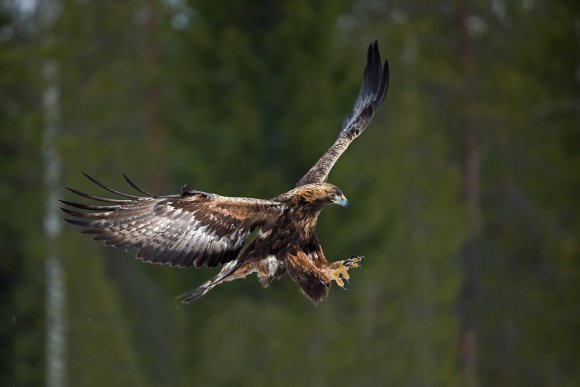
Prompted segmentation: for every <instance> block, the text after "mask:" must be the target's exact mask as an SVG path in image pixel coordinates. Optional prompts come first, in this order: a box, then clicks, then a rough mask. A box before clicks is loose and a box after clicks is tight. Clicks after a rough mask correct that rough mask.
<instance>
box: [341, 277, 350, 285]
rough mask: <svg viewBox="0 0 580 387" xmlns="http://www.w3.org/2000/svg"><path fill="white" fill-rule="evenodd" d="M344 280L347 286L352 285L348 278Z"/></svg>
mask: <svg viewBox="0 0 580 387" xmlns="http://www.w3.org/2000/svg"><path fill="white" fill-rule="evenodd" d="M342 280H343V281H344V283H345V284H347V285H350V280H349V279H348V278H343V279H342Z"/></svg>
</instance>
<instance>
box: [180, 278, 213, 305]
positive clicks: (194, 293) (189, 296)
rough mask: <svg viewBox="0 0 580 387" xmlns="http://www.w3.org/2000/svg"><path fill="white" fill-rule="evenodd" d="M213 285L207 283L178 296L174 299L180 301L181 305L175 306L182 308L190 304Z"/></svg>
mask: <svg viewBox="0 0 580 387" xmlns="http://www.w3.org/2000/svg"><path fill="white" fill-rule="evenodd" d="M215 285H217V284H212V283H211V281H208V282H206V283H204V284H203V285H201V286H200V287H198V288H196V289H193V290H191V291H189V292H187V293H183V294H180V295H179V296H177V297H176V299H182V300H181V303H180V304H179V305H178V306H177V307H178V308H183V307H184V306H185V305H188V304H191V303H192V302H193V301H195V300H197V299H198V298H201V297H203V296H204V295H205V294H206V293H207V292H209V291H210V290H211V289H212V288H213V287H214V286H215Z"/></svg>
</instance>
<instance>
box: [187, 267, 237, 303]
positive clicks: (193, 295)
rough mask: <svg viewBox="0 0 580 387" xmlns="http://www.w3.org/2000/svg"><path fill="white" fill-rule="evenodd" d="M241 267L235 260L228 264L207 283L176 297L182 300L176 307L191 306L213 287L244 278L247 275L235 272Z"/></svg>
mask: <svg viewBox="0 0 580 387" xmlns="http://www.w3.org/2000/svg"><path fill="white" fill-rule="evenodd" d="M241 266H242V265H241V264H240V262H239V261H238V260H237V259H235V260H233V261H231V262H229V263H228V264H226V265H225V266H224V267H223V268H222V270H221V271H220V272H219V274H218V275H216V276H215V277H213V278H212V279H210V280H209V281H206V282H204V283H203V284H202V285H200V286H199V287H197V288H196V289H193V290H191V291H189V292H186V293H183V294H181V295H179V296H177V298H178V299H182V300H181V303H180V304H179V306H178V307H183V306H185V305H187V304H191V303H192V302H193V301H195V300H197V299H198V298H201V297H203V296H205V295H206V294H207V293H208V292H209V291H210V290H212V289H213V288H214V287H215V286H217V285H219V284H221V283H222V282H226V281H232V280H234V279H237V278H243V277H245V276H246V275H247V274H248V273H237V272H236V271H237V269H239V268H240V267H241Z"/></svg>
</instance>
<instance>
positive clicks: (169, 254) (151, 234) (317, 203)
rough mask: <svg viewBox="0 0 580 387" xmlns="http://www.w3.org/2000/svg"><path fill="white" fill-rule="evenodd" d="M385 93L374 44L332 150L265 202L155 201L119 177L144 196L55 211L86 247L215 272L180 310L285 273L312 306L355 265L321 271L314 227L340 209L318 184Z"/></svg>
mask: <svg viewBox="0 0 580 387" xmlns="http://www.w3.org/2000/svg"><path fill="white" fill-rule="evenodd" d="M387 86H388V67H387V63H386V62H385V66H384V69H383V70H381V61H380V56H379V52H378V47H377V44H376V42H375V43H374V44H372V45H371V46H370V47H369V53H368V62H367V66H366V67H365V71H364V77H363V85H362V88H361V92H360V94H359V97H358V99H357V103H356V104H355V108H354V111H353V114H352V115H351V116H350V117H348V118H347V120H345V123H344V125H343V129H342V131H341V133H340V135H339V137H338V139H337V140H336V141H335V143H334V144H333V146H332V147H331V148H330V149H329V150H328V151H327V152H326V153H325V154H324V155H323V156H322V157H321V158H320V159H319V160H318V162H317V163H316V164H315V165H314V166H313V167H312V168H311V169H310V170H309V171H308V173H306V175H304V177H302V179H300V180H299V182H298V183H297V187H296V188H294V189H292V190H290V191H288V192H286V193H283V194H281V195H278V196H276V197H275V198H272V199H270V200H264V199H253V198H235V197H225V196H220V195H216V194H212V193H206V192H201V191H196V190H191V189H189V188H188V187H187V186H183V187H182V189H181V194H179V195H167V196H157V195H153V194H150V193H148V192H145V191H143V190H142V189H141V188H139V187H137V186H136V185H135V184H134V183H133V182H132V181H131V180H129V179H128V178H127V177H126V176H125V178H126V180H127V182H128V183H129V184H130V185H131V186H132V187H133V188H135V189H136V190H138V191H139V192H141V193H142V194H144V195H145V196H133V195H128V194H124V193H121V192H119V191H116V190H113V189H110V188H107V187H105V186H104V185H102V184H101V183H99V182H98V181H96V180H95V179H93V178H91V177H89V176H87V177H88V178H89V179H90V180H92V181H93V182H94V183H96V184H97V185H99V186H101V187H103V188H104V189H106V190H108V191H109V192H112V193H114V194H117V195H119V196H121V197H123V199H110V198H103V197H97V196H93V195H88V194H85V193H82V192H80V191H77V190H74V189H70V188H69V190H70V191H72V192H73V193H76V194H77V195H80V196H83V197H86V198H89V199H92V200H96V201H99V202H104V203H107V205H88V204H81V203H73V202H69V201H62V202H63V203H64V204H66V205H68V206H70V207H75V208H80V209H82V210H88V211H89V212H79V211H76V210H71V209H67V208H63V211H64V212H65V213H66V214H68V215H70V216H73V217H77V218H82V219H85V220H82V221H78V220H71V219H67V221H68V222H70V223H72V224H75V225H78V226H81V227H83V228H84V230H83V231H82V232H83V233H87V234H92V235H94V237H93V239H95V240H102V241H103V242H104V243H105V244H107V245H111V246H115V247H122V248H125V249H126V250H128V249H131V248H136V249H138V250H139V251H138V253H137V258H138V259H141V260H143V261H146V262H151V263H158V264H168V265H171V266H178V267H189V266H195V267H199V266H202V265H205V266H210V267H213V266H217V265H220V264H223V268H222V270H221V271H220V273H219V274H218V275H217V276H216V277H214V278H212V279H211V280H209V281H207V282H206V283H204V284H203V285H201V286H200V287H198V288H197V289H195V290H193V291H191V292H188V293H186V294H184V295H183V297H184V299H183V301H182V303H184V304H187V303H190V302H191V301H193V300H195V299H197V298H199V297H201V296H203V295H204V294H206V293H207V292H208V291H209V290H211V289H212V288H213V287H214V286H216V285H218V284H220V283H222V282H226V281H231V280H234V279H238V278H243V277H245V276H247V275H248V274H250V273H256V274H257V276H258V278H259V280H260V283H261V284H262V285H263V286H265V287H266V286H268V285H269V284H270V283H272V282H273V281H275V280H278V279H280V278H281V277H282V276H283V275H284V274H285V273H286V272H288V274H289V275H290V277H292V279H293V280H294V281H295V282H296V283H298V285H299V286H300V288H301V289H302V291H303V292H304V294H305V295H306V296H307V297H308V298H309V299H310V300H312V302H314V303H315V304H318V303H319V302H320V301H322V300H324V298H326V296H327V294H328V290H329V288H330V284H331V283H332V281H335V282H336V283H337V284H338V285H339V286H341V287H344V282H347V283H348V279H349V275H348V269H349V268H353V267H357V266H358V263H359V262H360V260H361V259H362V257H351V258H350V259H346V260H343V261H337V262H332V263H329V262H328V261H327V259H326V257H325V256H324V252H323V251H322V248H321V246H320V243H319V241H318V239H317V237H316V232H315V228H316V222H317V220H318V216H319V215H320V212H321V211H322V209H323V207H324V206H325V205H327V204H331V203H334V204H339V205H341V206H344V207H346V206H348V201H347V200H346V198H345V197H344V195H343V194H342V192H341V191H340V189H338V188H337V187H336V186H334V185H332V184H329V183H327V182H326V180H327V178H328V173H329V172H330V169H331V168H332V166H333V165H334V163H335V162H336V160H337V159H338V158H339V157H340V155H341V154H342V153H343V152H344V151H345V150H346V148H347V147H348V145H349V144H350V143H351V142H352V140H353V139H355V138H356V137H358V136H359V135H360V133H362V131H363V130H364V129H365V128H366V126H367V125H368V123H369V122H370V120H371V118H372V116H373V114H374V112H375V110H376V109H377V108H378V106H379V105H380V103H381V102H382V101H383V99H384V97H385V94H386V91H387Z"/></svg>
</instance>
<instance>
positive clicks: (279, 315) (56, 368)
mask: <svg viewBox="0 0 580 387" xmlns="http://www.w3.org/2000/svg"><path fill="white" fill-rule="evenodd" d="M0 21H1V22H0V23H1V24H0V69H1V71H0V203H2V211H0V247H1V253H0V254H1V255H0V288H1V292H0V302H1V307H0V384H1V385H3V386H41V385H48V386H51V387H57V386H63V385H68V386H105V385H106V386H108V387H113V386H191V385H216V386H241V385H247V386H271V385H294V386H327V385H335V386H342V385H344V386H347V385H349V386H379V385H393V386H457V385H463V386H471V387H473V386H578V385H580V367H579V364H580V303H579V300H580V291H579V290H580V199H579V198H580V3H579V2H578V1H572V0H570V1H565V0H564V1H547V0H520V1H508V0H489V1H469V0H464V1H456V0H443V1H438V2H432V1H426V0H416V1H379V0H350V1H349V0H340V1H332V2H330V1H326V2H313V1H307V0H292V1H290V0H264V1H247V0H224V1H219V2H216V1H210V0H197V1H194V0H191V1H187V0H164V1H153V0H149V1H101V0H59V1H57V0H44V1H40V0H38V1H34V0H28V1H10V0H4V1H3V2H2V3H1V6H0ZM374 39H378V40H379V43H380V49H381V53H382V54H383V56H384V57H386V58H388V59H389V61H390V68H391V84H390V88H389V93H388V95H387V99H386V101H385V104H384V105H383V107H382V109H381V110H380V111H379V113H378V114H377V116H376V117H375V119H374V121H373V123H372V124H371V126H370V127H369V129H368V130H367V131H366V133H365V134H364V135H363V136H362V137H361V138H360V139H359V140H357V141H356V142H355V143H354V144H353V145H352V146H351V148H350V149H349V151H348V152H347V153H346V154H345V155H344V156H343V157H342V158H341V160H340V161H339V162H338V164H337V165H336V167H335V169H334V170H333V172H332V173H331V176H330V181H331V182H333V183H335V184H336V185H338V186H339V187H341V188H342V189H343V191H344V192H345V194H346V196H347V197H348V198H349V200H350V202H351V207H350V208H349V209H348V210H344V209H341V208H338V207H332V208H327V209H326V210H325V211H324V212H323V214H322V216H321V218H320V222H319V226H318V233H319V237H320V239H321V241H322V243H323V246H324V247H325V251H326V254H327V256H328V257H330V258H331V259H332V260H337V259H344V258H345V257H348V256H350V255H352V254H364V255H366V256H367V260H366V262H365V264H364V265H363V267H362V269H360V270H356V271H353V273H352V279H353V282H354V283H353V285H352V287H351V290H350V291H349V292H343V291H341V290H339V289H337V288H336V287H334V289H333V291H332V292H331V294H330V297H329V298H328V300H327V301H326V302H325V303H323V304H322V305H320V306H319V307H317V308H315V307H313V306H312V305H311V304H310V303H309V302H308V300H307V299H306V298H304V297H303V296H301V295H300V294H299V291H298V287H297V286H296V285H295V284H294V283H293V282H292V281H291V280H290V279H289V278H288V277H285V278H284V279H283V280H282V281H280V282H277V283H275V284H273V285H272V286H271V287H270V288H269V289H267V290H264V289H262V288H261V287H260V286H259V284H258V282H257V281H256V280H255V278H254V277H251V278H249V279H247V280H245V281H237V282H234V283H229V284H226V285H224V286H221V287H219V288H216V289H215V290H214V291H212V292H211V293H210V294H209V295H208V296H206V297H204V298H203V299H201V300H199V301H198V302H196V303H194V304H193V305H191V306H190V307H188V308H186V309H184V310H178V309H176V305H177V302H176V301H175V300H174V297H175V296H176V295H178V294H180V293H182V292H184V291H187V290H190V289H192V288H194V287H196V286H197V285H199V284H200V283H201V282H202V281H203V280H204V279H206V278H208V277H209V276H212V275H213V274H215V270H210V269H199V270H183V269H172V268H169V267H160V266H152V265H146V264H143V263H140V262H138V261H136V260H135V259H133V256H134V253H124V252H121V251H115V250H113V249H105V248H104V247H101V246H100V245H98V244H97V243H94V242H92V241H90V240H89V238H87V237H85V236H81V235H80V234H78V230H76V229H73V228H72V227H68V226H67V227H64V226H62V221H61V220H60V219H61V215H60V213H59V212H58V204H59V203H58V202H57V199H59V198H64V199H66V198H70V197H71V195H70V194H69V193H67V192H65V191H64V189H63V188H62V187H63V186H65V185H66V186H72V187H76V188H79V189H82V190H85V191H89V192H93V193H99V194H101V192H99V189H98V187H95V186H92V185H91V184H90V183H89V182H87V181H86V179H84V178H83V176H82V175H81V171H86V172H87V173H89V174H91V175H93V176H95V177H97V178H99V179H100V180H102V181H103V182H104V183H106V184H108V185H111V186H113V187H116V188H120V189H121V190H126V184H125V183H124V181H123V179H122V176H121V173H123V172H125V173H127V174H128V175H129V176H131V177H132V178H133V179H134V180H135V181H136V182H138V183H139V184H140V185H142V186H143V187H144V188H146V189H148V190H149V191H153V192H155V193H160V194H165V193H177V192H179V187H180V186H181V185H182V184H184V183H187V184H189V186H190V187H193V188H196V189H200V190H205V191H209V192H215V193H220V194H223V195H235V196H252V197H261V198H268V197H273V196H275V195H277V194H279V193H281V192H284V191H286V190H288V189H290V188H291V187H293V186H294V184H295V182H296V181H297V180H298V179H299V178H300V177H301V176H302V174H303V173H304V172H305V171H306V170H307V169H308V168H309V167H310V166H311V165H312V163H313V162H314V161H315V160H316V159H317V158H318V157H319V156H320V155H321V154H322V153H323V152H324V151H325V150H326V149H327V147H328V146H329V145H330V144H331V143H332V141H334V139H335V137H336V136H337V134H338V130H339V128H340V124H341V122H342V118H343V117H344V115H346V114H347V113H349V112H350V109H351V107H352V104H353V103H354V99H355V97H356V95H357V92H358V88H359V85H360V79H361V75H362V69H363V66H364V62H365V51H366V48H367V46H368V44H369V43H370V42H371V41H373V40H374Z"/></svg>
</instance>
